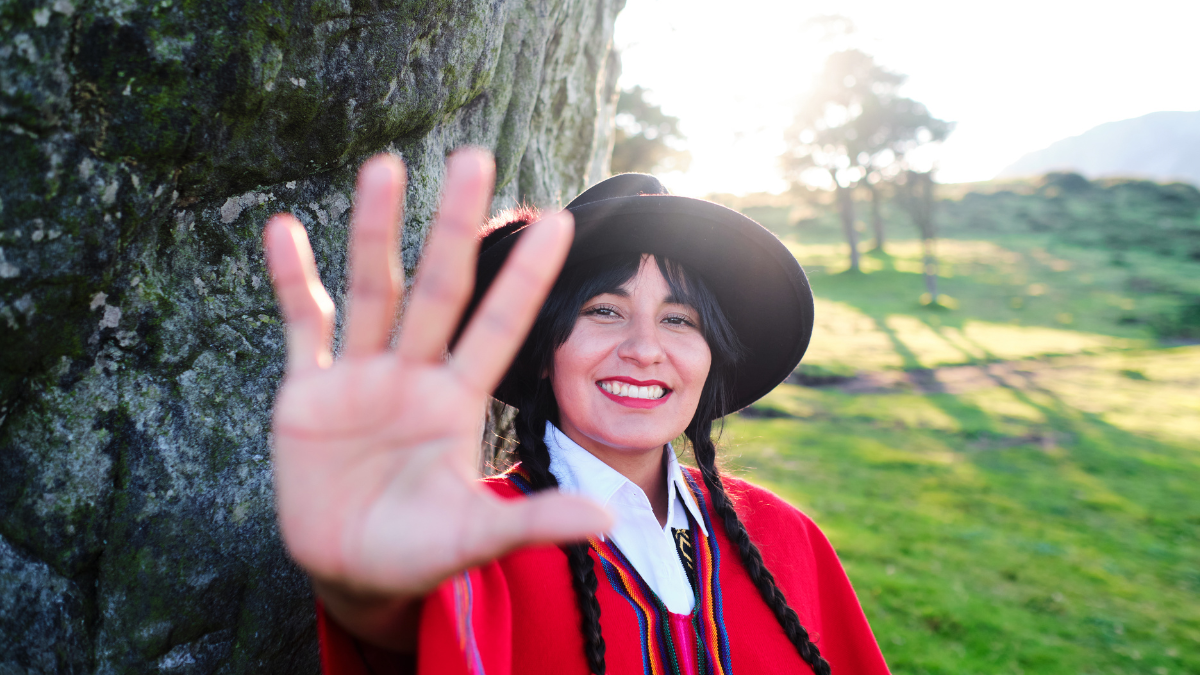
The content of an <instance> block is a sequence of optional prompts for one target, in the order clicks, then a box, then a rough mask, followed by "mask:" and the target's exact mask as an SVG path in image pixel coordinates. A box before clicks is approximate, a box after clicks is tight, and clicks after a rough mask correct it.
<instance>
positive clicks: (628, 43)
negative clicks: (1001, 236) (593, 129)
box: [616, 0, 1200, 196]
mask: <svg viewBox="0 0 1200 675" xmlns="http://www.w3.org/2000/svg"><path fill="white" fill-rule="evenodd" d="M821 14H841V15H844V16H847V17H849V18H850V19H851V20H852V21H853V22H854V24H855V27H856V28H857V33H856V35H855V36H853V38H852V39H853V46H856V47H858V48H860V49H863V50H864V51H866V52H868V53H870V54H873V55H875V56H876V58H877V59H878V61H879V62H881V63H882V64H883V65H884V66H886V67H888V68H890V69H892V70H897V71H899V72H902V73H905V74H907V75H908V76H909V80H908V83H907V84H906V85H905V87H904V88H903V89H902V90H901V92H902V93H903V94H905V95H907V96H910V97H912V98H915V99H917V100H919V101H922V102H924V103H925V104H926V105H928V106H929V109H930V111H931V112H932V113H933V114H934V115H936V116H938V117H941V118H943V119H947V120H951V121H955V122H957V123H958V126H957V128H956V130H955V131H954V133H953V134H951V136H950V140H948V141H947V142H946V143H945V144H944V145H943V147H941V148H939V149H938V150H937V151H936V157H932V158H930V159H931V161H936V163H937V166H938V177H939V180H941V181H943V182H960V181H973V180H986V179H988V178H991V177H992V176H994V175H995V174H996V173H997V172H998V171H1000V170H1001V169H1003V168H1004V167H1005V166H1007V165H1008V164H1010V163H1012V162H1014V161H1016V160H1017V159H1018V158H1020V157H1021V156H1022V155H1024V154H1025V153H1027V152H1030V151H1033V150H1037V149H1040V148H1043V147H1045V146H1047V145H1049V144H1050V143H1053V142H1054V141H1057V140H1059V139H1062V138H1065V137H1068V136H1074V135H1078V134H1080V133H1083V132H1084V131H1087V130H1088V129H1090V128H1092V127H1094V126H1096V125H1098V124H1102V123H1104V122H1111V121H1114V120H1120V119H1128V118H1131V117H1138V116H1140V115H1144V114H1146V113H1150V112H1155V111H1159V110H1198V109H1200V31H1198V28H1197V26H1200V1H1198V0H1139V1H1138V2H1135V3H1129V2H1121V3H1118V2H1096V1H1095V0H1087V1H1086V2H1085V1H1083V0H1007V1H1006V2H969V1H967V2H964V1H963V0H908V1H907V2H896V1H895V0H858V1H843V2H831V1H828V0H812V1H807V2H806V1H803V0H801V1H799V2H797V1H796V0H741V1H740V2H729V0H724V1H722V2H716V1H714V0H628V4H627V5H626V7H625V10H624V11H623V12H622V13H621V14H620V16H619V17H618V19H617V28H616V45H617V47H618V48H619V49H620V50H621V53H622V62H623V74H622V76H621V84H622V86H626V87H628V86H632V85H635V84H640V85H642V86H644V87H646V88H648V89H650V90H651V91H652V92H653V100H654V101H655V102H656V103H658V104H660V105H661V106H662V108H663V110H664V112H666V113H668V114H671V115H675V116H677V117H679V118H681V126H682V128H683V131H684V133H685V134H686V135H687V136H688V142H687V147H688V149H689V150H691V152H692V156H693V161H692V167H691V169H690V170H689V171H688V172H687V173H686V174H678V173H676V174H673V175H672V174H668V175H666V176H663V179H664V182H666V183H667V184H668V186H669V187H670V188H671V189H672V191H674V192H676V193H678V194H685V195H695V196H700V195H704V194H707V193H710V192H732V193H745V192H756V191H760V190H767V191H779V190H782V189H783V188H784V184H783V182H782V180H781V179H780V177H779V175H778V170H777V166H778V162H777V159H776V157H777V156H778V155H779V153H780V152H781V150H782V146H781V140H780V138H781V135H782V130H783V129H784V128H785V127H786V126H787V125H788V124H789V122H790V120H791V115H792V111H793V110H794V108H795V106H796V103H797V101H798V100H799V98H800V96H801V94H802V93H803V91H804V90H805V88H806V87H807V86H808V83H809V82H810V80H811V78H812V76H813V74H814V73H815V72H816V70H817V69H818V68H819V67H820V66H821V64H822V62H823V61H824V55H825V54H827V53H828V51H829V49H830V46H829V45H828V44H822V43H821V42H820V41H819V40H817V39H816V36H815V35H809V36H808V37H805V36H804V35H802V33H801V27H802V24H803V23H804V21H805V20H806V19H808V18H809V17H812V16H814V15H821Z"/></svg>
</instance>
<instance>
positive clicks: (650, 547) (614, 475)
mask: <svg viewBox="0 0 1200 675" xmlns="http://www.w3.org/2000/svg"><path fill="white" fill-rule="evenodd" d="M545 440H546V447H547V448H548V449H549V450H550V473H552V474H554V477H555V478H556V479H558V488H559V490H561V491H563V492H568V493H571V494H579V495H583V496H585V497H590V498H591V499H594V500H595V501H597V502H598V503H599V504H600V505H601V506H604V507H607V508H608V510H609V512H610V513H612V514H613V517H614V519H615V524H614V525H613V528H612V530H611V531H609V532H608V536H610V537H612V540H613V543H614V544H616V546H617V548H619V549H621V553H623V554H625V557H626V558H628V559H629V562H630V564H632V565H633V568H634V569H635V570H637V573H638V574H639V575H641V577H642V579H643V580H644V581H645V582H646V584H647V585H649V586H650V588H651V589H652V590H653V591H654V593H655V594H656V595H658V598H659V599H660V600H662V602H663V604H664V605H666V606H667V609H668V610H670V611H672V612H674V613H676V614H688V613H690V612H691V611H692V606H693V605H694V604H695V602H696V599H695V596H694V595H693V593H692V585H691V583H690V582H689V581H688V577H687V572H686V571H685V570H684V569H683V563H682V562H681V561H680V560H679V554H678V553H676V549H675V539H674V537H673V536H672V534H671V529H672V528H674V529H677V530H679V529H681V530H686V529H688V519H687V514H686V513H684V511H683V509H684V508H687V510H688V511H691V513H692V518H693V519H695V521H696V525H697V527H699V528H700V530H701V531H702V532H704V534H705V536H707V535H708V530H707V529H705V527H704V516H703V515H702V514H701V512H700V507H699V506H698V505H697V504H696V500H695V497H694V496H693V495H692V491H691V489H690V488H689V487H688V484H687V481H686V480H684V477H683V471H682V470H681V469H680V468H679V462H678V461H676V459H675V453H674V452H672V451H671V446H670V445H668V446H667V449H666V451H665V452H666V454H667V525H666V527H662V526H660V525H659V524H658V518H657V517H655V515H654V509H653V508H652V507H651V506H650V500H649V499H648V498H647V497H646V493H645V492H643V491H642V489H641V488H640V487H638V486H637V485H635V484H634V483H633V482H632V481H630V480H629V479H628V478H626V477H625V476H622V475H621V474H620V473H619V472H617V470H616V469H613V468H612V467H610V466H609V465H607V464H605V463H604V462H602V461H600V460H599V459H598V458H597V457H596V456H595V455H593V454H592V453H590V452H588V451H587V450H584V449H583V448H582V447H580V446H579V444H577V443H576V442H575V441H572V440H571V439H570V438H567V435H566V434H564V433H563V432H562V431H560V430H559V429H558V427H556V426H554V425H553V424H550V423H547V424H546V436H545ZM597 572H598V573H599V570H597Z"/></svg>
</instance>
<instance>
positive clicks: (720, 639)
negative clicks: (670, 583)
mask: <svg viewBox="0 0 1200 675" xmlns="http://www.w3.org/2000/svg"><path fill="white" fill-rule="evenodd" d="M683 477H684V479H685V480H686V481H687V482H688V487H690V488H691V489H692V496H694V497H695V498H696V505H697V506H699V507H700V514H701V515H703V516H704V530H707V531H708V532H710V533H712V532H716V530H715V529H713V523H712V518H711V517H710V516H709V511H708V503H707V501H706V500H705V499H704V493H703V492H701V491H700V486H698V485H696V481H695V480H693V479H692V476H691V475H690V474H689V473H688V472H687V471H684V472H683ZM691 520H692V517H691V514H690V513H689V514H688V521H689V522H690V521H691ZM704 530H701V529H700V528H698V527H696V526H695V524H694V523H693V524H692V532H693V533H694V534H695V537H696V543H695V545H694V547H693V550H694V551H695V552H696V580H697V585H699V587H700V597H699V598H698V599H697V602H696V607H695V608H694V609H693V610H692V617H693V618H692V623H693V625H694V626H695V628H696V637H697V638H698V639H699V640H700V642H701V643H702V645H703V649H702V650H701V651H702V653H704V654H705V655H706V656H707V659H706V661H707V662H706V663H705V664H702V667H701V669H700V672H702V673H707V674H708V675H730V673H732V672H733V671H732V667H731V666H730V657H729V634H728V633H727V632H726V630H725V610H724V602H723V599H722V595H721V547H720V546H718V545H717V543H716V541H715V540H714V539H713V537H711V536H707V535H705V534H704Z"/></svg>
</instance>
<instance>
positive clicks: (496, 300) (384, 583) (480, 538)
mask: <svg viewBox="0 0 1200 675" xmlns="http://www.w3.org/2000/svg"><path fill="white" fill-rule="evenodd" d="M493 174H494V169H493V166H492V162H491V158H490V157H489V156H488V155H487V154H486V153H484V152H482V151H478V150H466V151H460V152H457V153H455V154H454V155H453V156H452V157H451V158H450V160H449V162H448V170H447V177H446V187H445V192H444V195H443V200H442V205H441V209H440V211H439V216H438V220H437V222H436V224H435V225H434V227H433V230H432V232H431V234H430V238H429V240H428V243H427V244H426V247H425V255H424V259H423V261H422V263H421V266H420V271H419V273H418V274H417V278H416V282H415V284H414V286H413V291H412V297H411V298H410V299H409V303H408V307H407V310H406V312H405V316H404V321H403V325H402V328H401V332H400V337H399V344H398V346H397V348H396V349H395V350H394V351H390V350H389V349H388V341H389V336H390V335H391V330H392V328H393V326H394V321H395V316H396V308H397V304H398V300H399V297H400V289H401V288H402V287H403V284H402V283H401V282H402V279H401V277H402V275H403V270H402V269H401V268H400V267H399V265H398V260H399V258H398V256H397V250H396V249H397V226H398V223H399V222H400V220H401V207H400V202H401V198H402V195H403V192H404V175H405V170H404V166H403V165H402V164H401V163H400V161H399V160H397V159H396V158H394V157H391V156H388V155H379V156H377V157H375V158H373V159H371V160H370V161H368V162H367V163H366V164H364V165H363V168H362V169H361V171H360V173H359V180H358V190H357V199H356V203H355V210H354V215H353V220H352V226H351V235H350V265H349V269H350V272H349V293H348V297H349V300H348V306H347V309H346V320H345V335H344V341H343V344H344V349H343V353H342V355H341V357H340V358H339V359H338V360H336V361H334V360H333V358H332V354H331V351H330V345H331V342H332V326H333V309H334V308H333V302H332V301H331V300H330V298H329V295H328V294H327V293H326V292H325V289H324V288H323V287H322V286H321V282H320V280H319V278H318V277H317V271H316V266H315V262H314V260H313V254H312V249H311V248H310V247H309V243H308V238H307V236H306V235H305V232H304V228H303V227H302V226H301V225H300V223H299V222H297V221H296V219H295V218H293V217H292V216H290V215H286V214H279V215H276V216H274V217H273V218H272V219H271V220H270V222H269V223H268V224H267V227H266V231H265V233H264V237H265V247H266V256H267V263H268V265H269V267H270V269H271V273H272V277H273V281H274V284H275V291H276V293H277V295H278V297H279V302H280V305H281V306H282V309H283V313H284V317H285V319H286V321H287V336H288V341H287V344H288V365H287V373H286V376H285V377H284V381H283V385H282V387H281V388H280V390H279V393H278V396H277V398H276V403H275V412H274V460H275V489H276V498H277V504H278V511H279V521H280V526H281V528H282V532H283V538H284V541H285V543H286V544H287V547H288V550H289V551H290V552H291V554H292V556H293V557H294V558H295V559H296V561H297V562H298V563H299V564H300V565H301V566H303V567H304V568H305V569H306V570H307V571H308V573H309V574H310V575H311V576H312V577H313V579H314V581H315V582H316V585H317V589H318V592H319V593H320V594H321V595H322V597H323V598H324V599H325V600H326V604H327V606H328V607H329V608H330V611H331V612H333V613H334V614H335V616H336V617H337V618H338V619H339V620H340V621H342V622H343V623H344V624H345V625H346V626H347V627H348V628H350V629H351V630H352V631H354V632H357V633H359V634H360V637H364V638H366V639H368V640H370V641H372V642H375V643H379V644H385V645H391V646H399V647H404V646H407V645H411V640H412V635H396V634H395V633H397V632H400V633H404V632H406V631H407V632H411V629H412V625H413V624H412V622H411V614H412V606H413V600H414V599H416V598H419V597H420V596H421V595H423V594H424V593H426V592H428V591H429V590H431V589H432V588H434V587H435V586H436V585H437V584H438V583H439V582H441V581H442V580H444V579H445V578H447V577H448V576H450V575H451V574H454V573H455V572H458V571H460V570H463V569H465V568H467V567H470V566H473V565H477V564H480V563H483V562H485V561H488V560H491V559H493V558H496V557H498V556H500V555H502V554H504V553H505V552H507V551H509V550H512V549H514V548H517V547H520V546H524V545H529V544H535V543H560V542H568V541H578V540H580V539H583V538H585V537H587V536H588V535H589V534H591V533H594V532H598V531H602V530H604V529H606V528H607V527H608V525H609V519H608V516H607V515H606V514H605V513H604V512H603V511H602V510H601V509H600V508H599V507H598V506H596V505H594V504H592V503H590V502H588V501H586V500H583V499H580V498H576V497H571V496H567V495H560V494H557V493H547V494H544V495H538V496H535V497H532V498H529V499H521V500H513V501H503V500H500V499H498V498H496V497H493V496H492V495H491V493H490V492H489V491H488V490H487V489H486V488H485V487H483V486H481V485H480V484H478V482H477V480H476V479H477V478H478V476H477V475H476V471H475V467H476V465H477V464H476V459H477V457H476V455H477V453H478V449H479V441H480V430H481V415H482V412H483V408H484V404H485V401H486V397H487V395H488V394H489V393H490V392H491V391H492V389H493V388H494V387H495V386H496V384H497V383H498V382H499V380H500V378H501V377H502V376H503V375H504V372H505V371H506V370H507V368H508V365H509V363H510V362H511V360H512V358H513V356H514V355H515V354H516V351H517V349H518V348H519V347H520V345H521V342H522V341H523V340H524V337H525V334H526V333H527V331H528V330H529V327H530V325H531V324H532V322H533V319H534V318H535V316H536V314H537V312H538V309H539V308H540V306H541V303H542V301H543V300H544V298H545V296H546V293H547V292H548V291H549V288H550V286H551V285H552V284H553V282H554V279H555V277H556V276H557V274H558V271H559V269H560V267H561V266H562V263H563V260H564V259H565V257H566V252H567V249H568V247H569V246H570V241H571V235H572V221H571V217H570V214H569V213H567V212H565V211H564V212H560V213H558V214H555V215H553V216H550V217H549V218H546V219H545V220H543V221H541V222H540V223H537V224H535V225H532V226H531V227H530V228H529V229H528V230H527V232H526V233H525V234H524V235H523V236H522V238H521V242H520V243H519V244H518V246H517V247H516V248H515V249H514V250H513V253H512V254H511V256H510V257H509V260H508V262H507V264H506V265H505V266H504V269H503V270H502V271H501V273H500V275H499V276H498V277H497V279H496V281H495V283H494V284H493V285H492V288H491V290H490V291H489V292H488V294H487V295H486V296H485V298H484V300H483V302H482V303H481V305H480V307H479V309H478V310H477V311H476V313H475V316H474V318H473V319H472V320H471V322H470V324H469V325H468V326H467V328H466V330H465V331H464V333H463V335H462V338H461V339H460V340H459V342H458V343H457V345H456V348H455V350H454V353H453V354H451V355H450V356H449V358H446V357H445V353H446V345H447V343H448V341H449V340H450V338H451V336H452V335H453V332H454V330H455V328H456V327H457V325H458V322H459V320H460V318H461V316H462V313H463V310H464V307H465V306H466V304H467V301H468V299H469V296H470V293H471V290H472V287H473V283H474V270H475V258H476V255H477V248H478V245H477V243H476V234H477V230H478V227H479V225H480V223H481V222H482V221H483V217H484V215H485V214H486V211H487V208H488V204H489V199H490V195H491V191H492V182H493ZM405 617H408V618H407V619H406V618H405Z"/></svg>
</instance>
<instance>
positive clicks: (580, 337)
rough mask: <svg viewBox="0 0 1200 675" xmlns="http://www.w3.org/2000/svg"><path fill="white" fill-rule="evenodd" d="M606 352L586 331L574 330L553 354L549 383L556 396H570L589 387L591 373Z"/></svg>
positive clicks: (593, 336)
mask: <svg viewBox="0 0 1200 675" xmlns="http://www.w3.org/2000/svg"><path fill="white" fill-rule="evenodd" d="M605 353H606V350H605V348H604V345H602V344H600V343H599V341H598V340H597V336H595V335H592V334H591V333H590V332H589V331H587V330H579V329H577V330H575V331H574V332H573V333H571V337H570V338H568V339H567V341H566V342H564V343H563V345H562V346H561V347H559V348H558V350H557V351H555V352H554V371H553V373H551V376H550V383H551V385H552V386H553V387H554V391H555V394H556V395H557V396H560V397H562V396H570V395H571V393H572V392H578V391H581V390H582V389H583V388H585V387H586V386H591V384H592V381H591V373H592V372H593V371H594V370H595V368H596V366H597V364H598V363H599V361H601V360H603V358H604V354H605Z"/></svg>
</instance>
